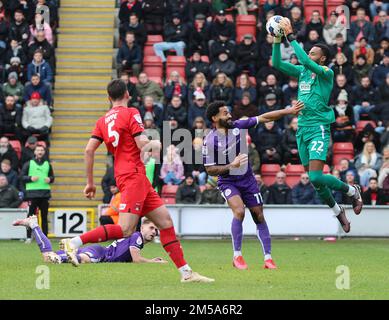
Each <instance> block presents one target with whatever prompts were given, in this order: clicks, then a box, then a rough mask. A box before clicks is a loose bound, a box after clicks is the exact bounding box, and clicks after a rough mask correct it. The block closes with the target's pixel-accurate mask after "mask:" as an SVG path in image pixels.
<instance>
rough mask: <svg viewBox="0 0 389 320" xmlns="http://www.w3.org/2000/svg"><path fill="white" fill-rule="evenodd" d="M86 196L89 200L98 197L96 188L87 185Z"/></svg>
mask: <svg viewBox="0 0 389 320" xmlns="http://www.w3.org/2000/svg"><path fill="white" fill-rule="evenodd" d="M84 195H85V197H87V198H88V199H93V198H94V197H95V195H96V186H95V185H94V184H87V185H86V187H85V188H84Z"/></svg>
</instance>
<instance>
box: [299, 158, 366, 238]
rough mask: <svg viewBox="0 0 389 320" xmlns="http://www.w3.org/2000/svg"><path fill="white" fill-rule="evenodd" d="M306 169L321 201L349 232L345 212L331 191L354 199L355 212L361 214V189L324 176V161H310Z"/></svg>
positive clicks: (329, 176) (330, 176) (332, 177)
mask: <svg viewBox="0 0 389 320" xmlns="http://www.w3.org/2000/svg"><path fill="white" fill-rule="evenodd" d="M304 167H305V170H306V171H307V172H308V174H309V179H310V180H311V183H312V184H313V186H314V187H315V189H316V191H317V193H318V194H319V196H320V199H321V200H322V201H323V202H324V203H325V204H327V205H328V206H329V207H330V208H331V209H332V210H333V212H334V213H335V215H336V217H337V219H338V220H339V222H340V224H341V225H342V228H343V230H344V231H345V232H349V231H350V222H349V221H348V220H347V218H346V214H345V210H344V208H343V207H340V206H339V204H337V203H336V201H335V199H334V197H333V196H332V193H331V190H336V191H341V192H343V193H346V194H347V195H348V196H350V197H352V204H353V209H354V212H355V214H360V213H361V210H362V206H363V202H362V197H361V190H360V187H359V186H358V185H354V186H349V185H347V184H346V183H344V182H343V181H341V180H339V179H337V178H335V177H334V176H332V175H329V174H326V175H324V174H323V168H324V161H322V160H310V161H309V165H308V166H304Z"/></svg>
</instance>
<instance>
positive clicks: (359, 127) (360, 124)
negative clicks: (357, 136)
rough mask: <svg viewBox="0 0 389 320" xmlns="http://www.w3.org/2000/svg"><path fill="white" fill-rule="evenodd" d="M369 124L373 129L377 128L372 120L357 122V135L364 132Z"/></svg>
mask: <svg viewBox="0 0 389 320" xmlns="http://www.w3.org/2000/svg"><path fill="white" fill-rule="evenodd" d="M367 124H371V125H372V127H373V128H375V127H376V123H375V122H374V121H372V120H360V121H358V122H357V127H356V128H355V129H356V131H357V133H359V132H361V131H363V129H364V128H365V127H366V125H367Z"/></svg>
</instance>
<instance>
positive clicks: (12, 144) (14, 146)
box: [9, 140, 22, 160]
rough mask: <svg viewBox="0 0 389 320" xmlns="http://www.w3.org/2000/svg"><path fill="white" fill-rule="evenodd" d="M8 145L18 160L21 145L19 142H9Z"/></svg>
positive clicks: (20, 155)
mask: <svg viewBox="0 0 389 320" xmlns="http://www.w3.org/2000/svg"><path fill="white" fill-rule="evenodd" d="M9 144H10V145H11V146H12V148H14V150H15V152H16V154H17V156H18V158H19V160H20V158H21V157H22V145H21V144H20V141H19V140H10V141H9Z"/></svg>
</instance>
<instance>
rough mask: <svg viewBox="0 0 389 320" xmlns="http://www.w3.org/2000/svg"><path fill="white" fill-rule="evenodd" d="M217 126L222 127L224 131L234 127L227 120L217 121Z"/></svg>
mask: <svg viewBox="0 0 389 320" xmlns="http://www.w3.org/2000/svg"><path fill="white" fill-rule="evenodd" d="M219 126H220V127H223V128H226V129H232V128H233V127H234V125H233V123H232V120H231V119H229V120H223V119H220V120H219Z"/></svg>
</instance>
